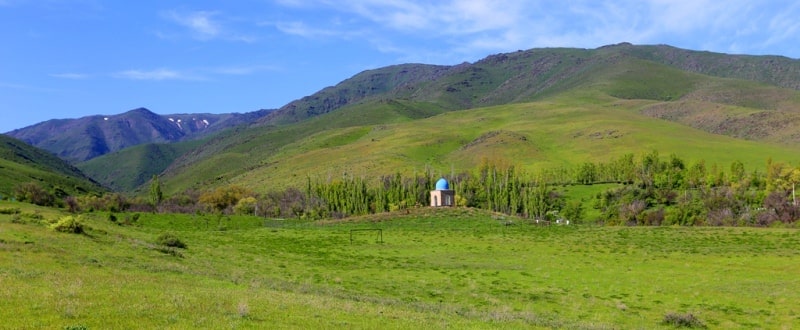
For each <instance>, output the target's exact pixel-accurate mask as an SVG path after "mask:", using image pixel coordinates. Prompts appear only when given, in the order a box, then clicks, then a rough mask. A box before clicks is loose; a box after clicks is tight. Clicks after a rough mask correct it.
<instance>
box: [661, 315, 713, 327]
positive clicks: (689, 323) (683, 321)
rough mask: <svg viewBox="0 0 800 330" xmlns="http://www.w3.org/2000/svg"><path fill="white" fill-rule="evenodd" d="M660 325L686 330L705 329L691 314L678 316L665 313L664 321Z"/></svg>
mask: <svg viewBox="0 0 800 330" xmlns="http://www.w3.org/2000/svg"><path fill="white" fill-rule="evenodd" d="M661 323H663V324H666V325H671V326H674V327H686V328H705V327H706V325H705V324H703V322H702V321H700V319H698V318H697V317H696V316H694V314H692V313H686V314H680V313H674V312H673V313H667V314H666V315H664V320H663V321H661Z"/></svg>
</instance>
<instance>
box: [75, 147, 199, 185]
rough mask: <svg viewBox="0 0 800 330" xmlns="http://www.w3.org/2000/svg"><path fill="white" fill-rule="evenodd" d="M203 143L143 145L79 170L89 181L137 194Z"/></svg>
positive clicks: (89, 164)
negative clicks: (137, 190)
mask: <svg viewBox="0 0 800 330" xmlns="http://www.w3.org/2000/svg"><path fill="white" fill-rule="evenodd" d="M200 143H202V141H201V140H196V141H187V142H183V143H172V144H152V143H151V144H143V145H138V146H134V147H130V148H126V149H123V150H120V151H117V152H114V153H110V154H106V155H103V156H100V157H97V158H93V159H91V160H89V161H86V162H83V163H79V164H77V165H76V166H77V167H78V168H80V169H81V171H83V172H84V173H86V175H88V176H89V177H91V178H93V179H94V180H97V181H98V182H100V183H102V184H103V185H104V186H107V187H109V188H111V189H113V190H115V191H133V190H135V189H136V188H137V187H139V186H140V185H142V184H144V183H146V182H148V180H150V178H152V176H153V175H158V174H160V173H161V172H162V171H164V169H166V168H167V167H168V166H169V165H170V164H171V163H172V162H173V161H175V159H176V158H178V157H180V156H181V155H182V154H184V153H185V152H187V151H188V150H191V149H192V148H194V147H196V146H197V145H199V144H200ZM110 164H114V165H113V166H110Z"/></svg>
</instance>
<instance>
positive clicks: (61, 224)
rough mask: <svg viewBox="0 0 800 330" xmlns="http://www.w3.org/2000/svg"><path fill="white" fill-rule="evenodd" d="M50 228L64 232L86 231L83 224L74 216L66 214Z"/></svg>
mask: <svg viewBox="0 0 800 330" xmlns="http://www.w3.org/2000/svg"><path fill="white" fill-rule="evenodd" d="M50 228H52V229H53V230H55V231H57V232H62V233H73V234H81V233H83V232H84V228H83V224H82V223H81V222H80V221H78V219H75V217H73V216H66V217H63V218H61V219H59V220H58V222H56V223H54V224H52V225H50Z"/></svg>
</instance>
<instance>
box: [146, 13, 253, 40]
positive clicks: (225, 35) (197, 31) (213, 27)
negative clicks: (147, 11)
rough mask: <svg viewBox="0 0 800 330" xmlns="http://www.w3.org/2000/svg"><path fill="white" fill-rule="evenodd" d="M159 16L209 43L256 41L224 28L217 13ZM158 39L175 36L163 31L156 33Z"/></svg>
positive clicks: (226, 27)
mask: <svg viewBox="0 0 800 330" xmlns="http://www.w3.org/2000/svg"><path fill="white" fill-rule="evenodd" d="M161 16H162V17H164V18H166V19H167V20H169V21H172V22H174V23H177V24H178V25H180V26H182V27H184V28H186V29H188V31H189V34H190V35H191V37H192V38H194V39H197V40H201V41H209V40H213V39H223V40H228V41H240V42H246V43H252V42H255V41H256V40H257V38H256V37H254V36H252V35H247V34H243V33H238V32H235V31H233V30H232V29H231V27H229V26H226V25H225V24H224V23H229V22H227V21H226V20H225V19H224V17H223V15H222V14H221V13H220V12H217V11H191V12H179V11H174V10H172V11H165V12H162V13H161ZM155 33H156V35H157V36H158V37H159V38H164V39H171V38H174V37H175V36H176V34H175V33H168V32H163V31H156V32H155Z"/></svg>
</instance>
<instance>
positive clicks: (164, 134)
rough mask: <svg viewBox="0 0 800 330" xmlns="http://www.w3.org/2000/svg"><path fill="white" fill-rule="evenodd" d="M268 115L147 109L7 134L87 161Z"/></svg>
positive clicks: (65, 156)
mask: <svg viewBox="0 0 800 330" xmlns="http://www.w3.org/2000/svg"><path fill="white" fill-rule="evenodd" d="M267 113H269V110H259V111H254V112H249V113H244V114H238V113H229V114H209V113H203V114H173V115H158V114H155V113H153V112H152V111H150V110H148V109H146V108H138V109H133V110H130V111H127V112H125V113H122V114H118V115H112V116H103V115H95V116H88V117H83V118H78V119H53V120H48V121H45V122H42V123H38V124H35V125H32V126H28V127H25V128H21V129H16V130H13V131H11V132H8V133H6V135H8V136H11V137H14V138H16V139H20V140H22V141H25V142H27V143H29V144H31V145H33V146H36V147H39V148H42V149H44V150H47V151H50V152H52V153H54V154H56V155H57V156H59V157H61V158H63V159H65V160H68V161H70V162H76V163H77V162H83V161H87V160H89V159H92V158H95V157H98V156H102V155H105V154H107V153H110V152H115V151H118V150H122V149H125V148H128V147H132V146H136V145H140V144H144V143H173V142H178V141H184V140H190V139H197V138H202V137H203V136H206V135H208V134H212V133H214V132H218V131H220V130H224V129H227V128H230V127H233V126H237V125H241V124H247V123H252V122H253V121H255V120H257V119H258V118H260V117H263V116H264V115H266V114H267Z"/></svg>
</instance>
